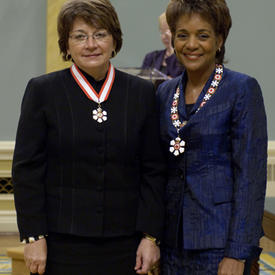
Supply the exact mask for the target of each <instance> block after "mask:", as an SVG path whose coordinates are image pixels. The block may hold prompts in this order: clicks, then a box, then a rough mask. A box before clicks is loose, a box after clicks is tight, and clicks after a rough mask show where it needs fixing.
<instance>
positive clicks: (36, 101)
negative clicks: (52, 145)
mask: <svg viewBox="0 0 275 275" xmlns="http://www.w3.org/2000/svg"><path fill="white" fill-rule="evenodd" d="M40 91H41V86H40V85H37V81H34V80H30V82H29V83H28V85H27V88H26V91H25V94H24V97H23V101H22V106H21V115H20V119H19V124H18V128H17V135H16V145H15V150H14V156H13V165H12V181H13V184H14V199H15V207H16V211H17V223H18V228H19V232H20V239H21V240H22V239H23V238H26V237H30V236H37V235H41V234H46V233H47V222H46V214H45V195H44V181H43V179H44V175H45V171H46V137H47V127H46V120H45V117H44V112H43V98H42V97H41V95H40Z"/></svg>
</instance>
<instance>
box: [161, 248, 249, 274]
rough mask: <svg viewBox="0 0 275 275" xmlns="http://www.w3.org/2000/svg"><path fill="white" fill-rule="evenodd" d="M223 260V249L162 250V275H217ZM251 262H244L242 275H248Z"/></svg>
mask: <svg viewBox="0 0 275 275" xmlns="http://www.w3.org/2000/svg"><path fill="white" fill-rule="evenodd" d="M223 258H224V250H223V249H205V250H183V251H181V252H180V251H178V250H171V249H162V275H217V274H218V266H219V263H220V262H221V260H222V259H223ZM250 269H251V262H250V261H246V263H245V270H244V275H249V274H250Z"/></svg>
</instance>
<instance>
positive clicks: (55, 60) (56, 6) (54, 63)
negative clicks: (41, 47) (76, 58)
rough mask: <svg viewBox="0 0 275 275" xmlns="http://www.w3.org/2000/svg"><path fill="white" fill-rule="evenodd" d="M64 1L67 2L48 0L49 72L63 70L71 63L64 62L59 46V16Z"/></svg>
mask: <svg viewBox="0 0 275 275" xmlns="http://www.w3.org/2000/svg"><path fill="white" fill-rule="evenodd" d="M64 2H66V0H48V2H47V3H48V6H47V55H46V72H47V73H49V72H53V71H56V70H61V69H63V68H65V67H68V66H70V65H71V63H70V62H64V61H63V60H62V57H61V54H60V51H59V47H58V36H57V16H58V13H59V10H60V8H61V6H62V4H63V3H64Z"/></svg>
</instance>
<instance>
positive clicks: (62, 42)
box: [57, 0, 122, 61]
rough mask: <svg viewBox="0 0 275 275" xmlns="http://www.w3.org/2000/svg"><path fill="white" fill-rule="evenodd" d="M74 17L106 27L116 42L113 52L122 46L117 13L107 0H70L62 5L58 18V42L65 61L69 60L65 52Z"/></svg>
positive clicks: (69, 57) (98, 26)
mask: <svg viewBox="0 0 275 275" xmlns="http://www.w3.org/2000/svg"><path fill="white" fill-rule="evenodd" d="M76 18H81V19H83V20H84V21H85V22H86V23H87V24H91V25H93V26H96V27H97V28H104V29H106V30H107V31H108V32H109V33H110V34H111V35H112V37H113V39H114V41H115V43H116V49H115V52H116V53H118V52H119V51H120V49H121V46H122V32H121V28H120V23H119V20H118V16H117V13H116V11H115V9H114V7H113V6H112V4H111V3H110V1H109V0H71V1H68V2H65V4H64V5H63V6H62V8H61V10H60V12H59V15H58V19H57V31H58V37H59V39H58V44H59V49H60V52H61V54H62V58H63V59H64V60H65V61H68V60H71V56H70V55H68V54H67V49H68V39H69V33H70V31H71V29H72V26H73V23H74V20H75V19H76Z"/></svg>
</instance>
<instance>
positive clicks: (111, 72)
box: [70, 63, 115, 104]
mask: <svg viewBox="0 0 275 275" xmlns="http://www.w3.org/2000/svg"><path fill="white" fill-rule="evenodd" d="M70 70H71V74H72V76H73V77H74V79H75V81H76V82H77V84H78V85H79V87H80V88H81V89H82V91H83V92H84V93H85V94H86V96H87V97H88V98H89V99H90V100H93V101H94V102H97V103H98V104H100V103H102V102H104V101H106V100H107V99H108V97H109V94H110V91H111V89H112V86H113V83H114V79H115V69H114V66H113V65H112V64H111V63H110V65H109V69H108V75H107V77H106V79H105V82H104V84H103V85H102V87H101V90H100V92H99V94H98V93H97V92H96V91H95V89H94V88H93V87H92V85H91V84H90V83H89V81H88V80H87V79H86V77H85V76H84V75H83V74H82V73H81V71H80V70H79V68H78V67H77V66H76V65H75V64H73V65H72V66H71V68H70Z"/></svg>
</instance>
